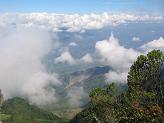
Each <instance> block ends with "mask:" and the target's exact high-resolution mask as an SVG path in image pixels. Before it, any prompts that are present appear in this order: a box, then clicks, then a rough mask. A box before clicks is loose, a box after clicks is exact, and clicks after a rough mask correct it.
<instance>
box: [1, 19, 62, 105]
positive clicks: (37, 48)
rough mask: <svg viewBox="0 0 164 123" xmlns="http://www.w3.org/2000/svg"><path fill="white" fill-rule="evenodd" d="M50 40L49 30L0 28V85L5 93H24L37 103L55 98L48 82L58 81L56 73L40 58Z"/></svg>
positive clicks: (48, 47)
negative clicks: (51, 71)
mask: <svg viewBox="0 0 164 123" xmlns="http://www.w3.org/2000/svg"><path fill="white" fill-rule="evenodd" d="M11 21H12V20H11ZM52 43H53V42H52V40H51V36H50V35H49V33H48V32H47V31H44V30H41V29H36V28H28V29H27V28H26V29H25V28H19V29H16V28H9V29H8V28H4V29H3V30H0V59H1V60H0V68H1V69H0V88H1V89H2V91H3V93H4V95H5V97H7V98H10V97H14V96H25V97H27V98H28V99H29V100H30V101H31V102H32V103H35V104H39V105H42V104H46V103H51V102H52V101H55V100H56V98H55V90H54V89H53V88H52V87H50V86H49V85H50V84H51V85H60V82H59V80H58V76H57V75H56V74H50V73H48V72H47V71H46V68H45V66H44V64H42V62H41V60H42V58H43V57H44V56H45V55H46V54H48V53H49V51H50V50H51V48H52V46H53V44H52ZM50 97H51V98H50Z"/></svg>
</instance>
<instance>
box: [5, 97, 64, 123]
mask: <svg viewBox="0 0 164 123" xmlns="http://www.w3.org/2000/svg"><path fill="white" fill-rule="evenodd" d="M2 113H4V114H9V115H10V117H8V119H7V120H6V119H3V120H4V123H58V122H60V123H61V119H60V118H59V117H57V116H55V115H54V114H52V113H50V112H47V111H45V110H42V109H40V108H38V107H36V106H33V105H30V104H29V103H28V101H26V100H25V99H22V98H18V97H16V98H13V99H9V100H7V101H5V102H4V103H3V105H2ZM3 117H6V116H4V115H3Z"/></svg>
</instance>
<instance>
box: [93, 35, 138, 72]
mask: <svg viewBox="0 0 164 123" xmlns="http://www.w3.org/2000/svg"><path fill="white" fill-rule="evenodd" d="M95 48H96V50H97V52H98V53H99V54H100V56H101V58H102V59H103V61H106V62H107V63H108V65H110V66H111V67H112V68H113V69H115V70H124V69H127V68H129V67H130V65H131V63H132V62H133V61H134V60H135V59H136V57H137V56H138V54H139V53H138V52H137V51H135V50H133V49H132V48H129V49H128V48H125V47H123V46H121V45H120V44H119V41H118V39H117V38H115V37H114V36H113V34H111V36H110V38H109V40H103V41H97V42H96V45H95Z"/></svg>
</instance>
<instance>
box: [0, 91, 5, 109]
mask: <svg viewBox="0 0 164 123" xmlns="http://www.w3.org/2000/svg"><path fill="white" fill-rule="evenodd" d="M3 100H4V98H3V94H2V91H1V90H0V108H1V106H2V103H3Z"/></svg>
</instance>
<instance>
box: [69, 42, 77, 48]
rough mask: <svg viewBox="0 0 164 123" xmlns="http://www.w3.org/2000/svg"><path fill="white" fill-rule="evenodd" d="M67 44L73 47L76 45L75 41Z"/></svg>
mask: <svg viewBox="0 0 164 123" xmlns="http://www.w3.org/2000/svg"><path fill="white" fill-rule="evenodd" d="M69 46H73V47H75V46H77V43H75V42H71V43H69Z"/></svg>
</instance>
